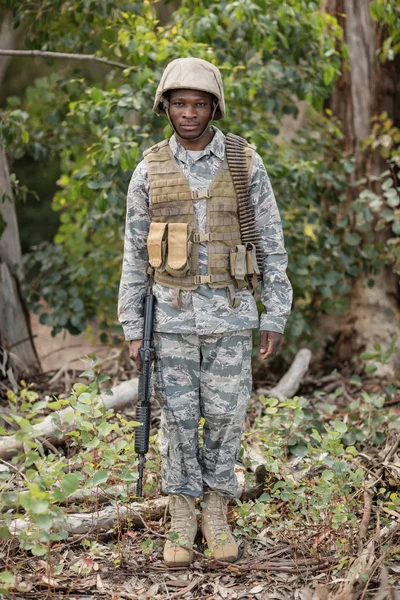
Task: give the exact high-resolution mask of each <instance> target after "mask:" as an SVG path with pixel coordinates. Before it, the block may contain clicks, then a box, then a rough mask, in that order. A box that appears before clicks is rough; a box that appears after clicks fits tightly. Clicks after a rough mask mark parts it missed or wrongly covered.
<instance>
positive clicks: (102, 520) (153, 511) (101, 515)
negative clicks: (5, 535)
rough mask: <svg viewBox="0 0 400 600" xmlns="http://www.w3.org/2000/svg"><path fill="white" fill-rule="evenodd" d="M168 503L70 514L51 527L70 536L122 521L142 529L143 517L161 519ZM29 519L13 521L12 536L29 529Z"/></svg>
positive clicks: (158, 500)
mask: <svg viewBox="0 0 400 600" xmlns="http://www.w3.org/2000/svg"><path fill="white" fill-rule="evenodd" d="M167 503H168V497H167V496H162V497H161V498H155V499H153V500H147V501H145V502H131V503H130V504H127V505H123V504H120V505H118V507H116V506H107V508H104V509H103V510H99V511H96V512H91V513H71V514H68V515H65V518H63V519H56V520H55V522H54V525H53V527H57V526H61V527H63V528H64V529H65V530H66V531H68V533H69V534H70V535H75V534H87V533H90V532H91V531H96V532H101V531H109V530H110V529H112V528H113V527H115V525H117V524H121V522H123V521H127V520H129V521H131V522H132V525H134V526H135V527H143V520H144V517H146V518H148V519H151V520H158V519H161V518H162V516H163V514H164V511H165V508H166V506H167ZM30 526H31V522H30V520H29V519H14V521H12V522H11V525H10V531H11V534H12V535H15V536H17V535H18V534H19V533H20V532H21V531H25V530H27V529H29V528H30Z"/></svg>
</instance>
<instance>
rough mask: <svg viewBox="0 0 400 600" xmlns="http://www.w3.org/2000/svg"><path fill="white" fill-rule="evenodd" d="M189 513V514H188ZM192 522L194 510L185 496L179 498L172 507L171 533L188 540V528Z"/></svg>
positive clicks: (173, 502) (175, 499)
mask: <svg viewBox="0 0 400 600" xmlns="http://www.w3.org/2000/svg"><path fill="white" fill-rule="evenodd" d="M188 513H189V514H188ZM191 520H192V510H191V507H190V504H189V502H188V501H187V500H186V498H185V497H184V496H177V497H176V498H174V500H173V501H172V506H171V531H173V532H174V533H177V534H178V535H179V537H181V538H185V539H188V532H187V529H188V526H189V525H190V521H191Z"/></svg>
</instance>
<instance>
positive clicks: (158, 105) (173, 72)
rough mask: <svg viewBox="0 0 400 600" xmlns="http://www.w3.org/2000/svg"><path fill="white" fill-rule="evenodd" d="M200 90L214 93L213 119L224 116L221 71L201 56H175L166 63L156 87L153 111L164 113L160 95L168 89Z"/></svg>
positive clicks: (158, 113) (159, 113)
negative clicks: (216, 103) (214, 107)
mask: <svg viewBox="0 0 400 600" xmlns="http://www.w3.org/2000/svg"><path fill="white" fill-rule="evenodd" d="M179 89H180V90H185V89H187V90H201V91H203V92H209V93H210V94H214V96H215V97H216V98H217V99H218V107H217V110H216V111H215V115H214V119H223V118H224V116H225V99H224V88H223V86H222V77H221V73H220V72H219V70H218V69H217V67H215V66H214V65H212V64H211V63H209V62H207V61H206V60H201V58H177V59H176V60H173V61H172V62H170V63H169V65H167V67H166V68H165V70H164V73H163V74H162V77H161V81H160V83H159V86H158V88H157V92H156V99H155V101H154V106H153V111H154V112H155V113H156V114H157V115H165V109H164V106H163V102H162V97H163V94H164V93H165V92H167V91H168V90H179Z"/></svg>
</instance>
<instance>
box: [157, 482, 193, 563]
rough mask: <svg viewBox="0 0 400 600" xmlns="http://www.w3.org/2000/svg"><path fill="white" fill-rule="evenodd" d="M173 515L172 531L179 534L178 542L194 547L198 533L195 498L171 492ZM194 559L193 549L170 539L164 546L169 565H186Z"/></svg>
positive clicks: (171, 513)
mask: <svg viewBox="0 0 400 600" xmlns="http://www.w3.org/2000/svg"><path fill="white" fill-rule="evenodd" d="M169 512H170V515H171V528H170V531H171V532H172V531H173V532H175V533H177V534H178V535H179V539H178V540H177V542H180V543H181V544H183V545H184V546H187V547H188V548H192V547H193V542H194V538H195V537H196V533H197V518H196V512H195V508H194V498H193V497H192V496H186V495H184V494H171V495H170V497H169ZM192 560H193V552H192V550H187V549H186V548H182V547H181V546H179V545H177V543H176V542H175V541H174V542H172V541H170V540H168V541H167V542H166V543H165V546H164V562H165V564H166V565H167V567H186V566H187V565H190V563H191V562H192Z"/></svg>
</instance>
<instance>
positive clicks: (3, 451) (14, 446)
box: [0, 379, 138, 457]
mask: <svg viewBox="0 0 400 600" xmlns="http://www.w3.org/2000/svg"><path fill="white" fill-rule="evenodd" d="M112 392H113V395H112V396H109V395H103V396H102V401H103V403H104V407H105V408H106V409H107V410H108V409H110V408H118V409H119V408H122V407H123V406H126V405H127V404H130V403H131V402H133V401H136V400H137V396H138V380H137V379H130V380H129V381H124V383H121V384H120V385H118V386H117V387H115V388H113V389H112ZM73 414H74V409H73V408H72V407H67V408H64V409H63V410H60V411H54V412H52V413H51V414H49V415H47V417H46V418H45V419H43V421H41V422H40V423H36V425H33V427H32V430H33V431H32V438H35V437H44V438H46V439H47V440H49V441H54V440H58V441H59V440H60V438H57V437H56V436H55V432H56V431H59V430H60V429H61V430H62V432H63V433H64V434H65V433H67V432H68V431H71V430H72V429H73V428H74V426H75V424H74V423H73V422H71V417H72V415H73ZM23 446H24V442H22V441H20V440H18V439H17V437H16V436H15V435H9V436H3V437H0V457H4V456H8V455H10V454H15V452H18V450H21V449H23Z"/></svg>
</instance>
